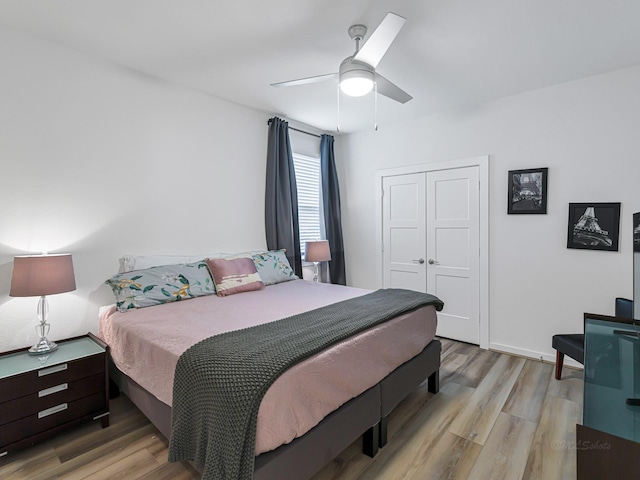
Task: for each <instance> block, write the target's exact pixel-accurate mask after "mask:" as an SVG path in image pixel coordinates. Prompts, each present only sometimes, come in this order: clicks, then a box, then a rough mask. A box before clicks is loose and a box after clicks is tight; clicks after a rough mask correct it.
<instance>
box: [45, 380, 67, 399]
mask: <svg viewBox="0 0 640 480" xmlns="http://www.w3.org/2000/svg"><path fill="white" fill-rule="evenodd" d="M67 388H69V384H68V383H61V384H60V385H56V386H55V387H51V388H45V389H44V390H40V391H39V392H38V397H39V398H42V397H46V396H47V395H51V394H53V393H58V392H62V391H64V390H66V389H67Z"/></svg>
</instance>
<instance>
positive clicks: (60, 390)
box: [0, 373, 105, 425]
mask: <svg viewBox="0 0 640 480" xmlns="http://www.w3.org/2000/svg"><path fill="white" fill-rule="evenodd" d="M104 388H105V375H104V373H100V374H98V375H92V376H90V377H85V378H81V379H79V380H73V381H71V382H63V383H59V384H57V385H54V386H52V387H49V388H45V389H42V390H39V391H38V392H37V393H32V394H30V395H27V396H24V397H20V398H16V399H15V400H11V401H9V402H5V403H3V404H1V405H0V425H4V424H5V423H9V422H13V421H15V420H18V419H20V418H24V417H28V416H29V415H33V414H36V413H38V412H40V411H42V410H46V409H47V408H51V407H54V406H56V405H59V404H61V403H69V402H72V401H73V400H77V399H79V398H82V397H86V396H88V395H91V394H92V393H99V392H104Z"/></svg>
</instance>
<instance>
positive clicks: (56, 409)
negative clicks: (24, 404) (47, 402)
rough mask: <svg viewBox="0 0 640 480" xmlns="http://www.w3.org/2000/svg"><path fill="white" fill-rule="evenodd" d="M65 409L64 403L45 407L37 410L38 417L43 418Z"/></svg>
mask: <svg viewBox="0 0 640 480" xmlns="http://www.w3.org/2000/svg"><path fill="white" fill-rule="evenodd" d="M66 409H67V404H66V403H61V404H60V405H56V406H55V407H51V408H47V409H46V410H42V411H41V412H38V418H44V417H47V416H49V415H53V414H54V413H58V412H62V411H64V410H66Z"/></svg>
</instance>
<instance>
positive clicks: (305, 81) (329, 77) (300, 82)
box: [271, 73, 338, 87]
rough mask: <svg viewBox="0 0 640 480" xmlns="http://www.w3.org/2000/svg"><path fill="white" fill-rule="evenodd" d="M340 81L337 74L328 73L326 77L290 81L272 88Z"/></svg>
mask: <svg viewBox="0 0 640 480" xmlns="http://www.w3.org/2000/svg"><path fill="white" fill-rule="evenodd" d="M334 78H335V79H336V80H337V79H338V74H337V73H327V74H326V75H317V76H315V77H307V78H299V79H297V80H289V81H286V82H278V83H272V84H271V86H272V87H291V86H293V85H306V84H308V83H318V82H326V81H327V80H332V79H334Z"/></svg>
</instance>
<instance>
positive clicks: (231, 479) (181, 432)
mask: <svg viewBox="0 0 640 480" xmlns="http://www.w3.org/2000/svg"><path fill="white" fill-rule="evenodd" d="M430 304H431V305H434V306H435V308H436V309H437V310H438V311H439V310H442V307H443V305H444V304H443V303H442V301H441V300H440V299H438V298H437V297H434V296H433V295H429V294H426V293H418V292H413V291H410V290H401V289H383V290H377V291H375V292H373V293H370V294H367V295H364V296H361V297H356V298H353V299H350V300H345V301H342V302H338V303H334V304H332V305H328V306H326V307H322V308H318V309H316V310H312V311H310V312H305V313H301V314H299V315H294V316H292V317H288V318H285V319H282V320H278V321H275V322H271V323H267V324H263V325H257V326H255V327H250V328H246V329H243V330H237V331H233V332H227V333H223V334H220V335H215V336H213V337H210V338H207V339H205V340H202V341H201V342H199V343H197V344H195V345H194V346H192V347H191V348H189V349H188V350H187V351H186V352H184V353H183V354H182V356H181V357H180V358H179V359H178V363H177V365H176V371H175V378H174V383H173V409H172V432H171V441H170V445H169V461H171V462H176V461H179V460H193V461H194V462H195V464H196V466H197V467H198V468H199V469H201V470H202V471H203V476H202V478H203V479H204V480H235V479H238V480H250V479H252V478H253V469H254V460H255V457H254V455H255V453H254V451H255V440H256V438H255V437H256V424H257V419H258V409H259V407H260V403H261V401H262V397H263V396H264V394H265V393H266V391H267V390H268V388H269V387H270V386H271V384H272V383H273V382H274V381H275V380H276V379H277V378H278V377H279V376H280V375H281V374H282V373H283V372H285V371H286V370H287V369H289V368H291V367H292V366H293V365H295V364H296V363H299V362H301V361H302V360H304V359H306V358H308V357H310V356H312V355H315V354H316V353H318V352H320V351H322V350H324V349H326V348H327V347H329V346H331V345H333V344H334V343H337V342H339V341H341V340H344V339H346V338H348V337H351V336H353V335H355V334H356V333H359V332H361V331H363V330H366V329H367V328H371V327H373V326H375V325H378V324H380V323H383V322H385V321H387V320H391V319H392V318H394V317H397V316H398V315H401V314H403V313H407V312H409V311H411V310H415V309H416V308H419V307H422V306H424V305H430Z"/></svg>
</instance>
